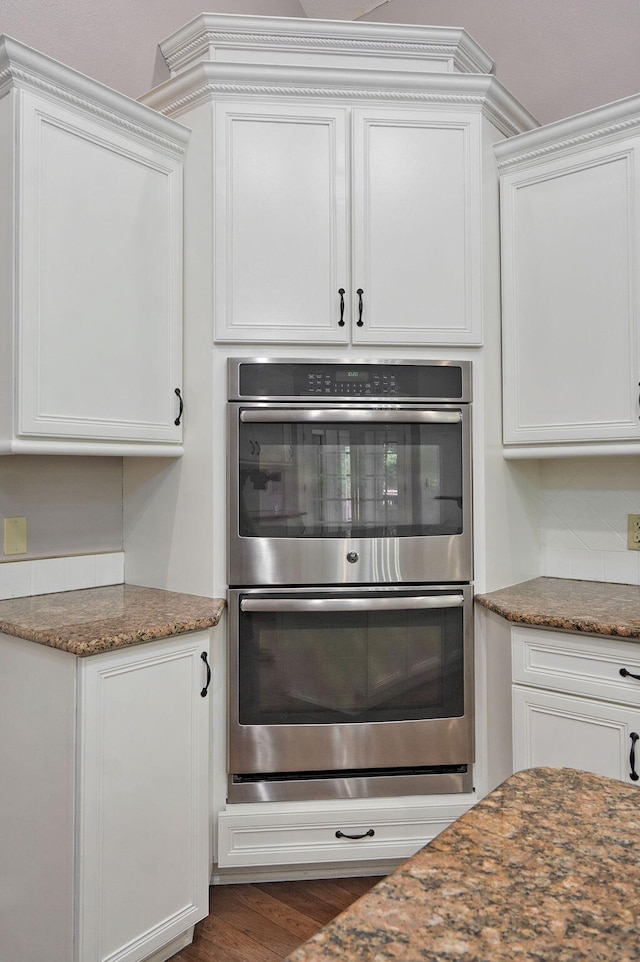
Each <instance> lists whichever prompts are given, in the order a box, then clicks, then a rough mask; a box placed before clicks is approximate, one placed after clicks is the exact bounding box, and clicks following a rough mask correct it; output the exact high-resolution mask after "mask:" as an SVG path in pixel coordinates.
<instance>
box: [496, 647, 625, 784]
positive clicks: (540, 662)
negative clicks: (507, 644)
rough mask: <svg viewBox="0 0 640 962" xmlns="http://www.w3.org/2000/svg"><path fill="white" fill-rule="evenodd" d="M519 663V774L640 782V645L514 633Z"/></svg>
mask: <svg viewBox="0 0 640 962" xmlns="http://www.w3.org/2000/svg"><path fill="white" fill-rule="evenodd" d="M512 657H513V681H514V686H513V745H514V759H513V760H514V768H515V770H516V771H517V770H520V769H523V768H531V767H536V766H547V765H549V766H560V767H567V768H578V769H582V770H584V771H589V772H594V773H595V774H597V775H606V776H608V777H610V778H617V779H620V780H621V781H625V782H629V783H633V782H636V781H637V780H638V774H639V773H640V753H639V752H638V750H637V749H638V748H639V747H640V645H637V644H634V643H633V642H622V641H615V640H609V639H604V638H596V637H593V636H586V637H584V636H579V635H573V634H568V633H564V632H555V631H544V630H538V629H514V630H513V631H512ZM621 670H622V671H623V672H628V674H624V675H623V674H621ZM633 675H637V676H639V678H634V677H633Z"/></svg>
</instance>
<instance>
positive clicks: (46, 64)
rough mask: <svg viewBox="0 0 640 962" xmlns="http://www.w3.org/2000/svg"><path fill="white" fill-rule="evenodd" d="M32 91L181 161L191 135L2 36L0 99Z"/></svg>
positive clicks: (111, 91)
mask: <svg viewBox="0 0 640 962" xmlns="http://www.w3.org/2000/svg"><path fill="white" fill-rule="evenodd" d="M13 89H17V90H28V91H33V92H35V93H37V94H40V95H44V96H48V97H51V98H53V99H55V100H56V101H58V102H62V103H65V104H68V105H69V106H71V107H73V108H75V109H78V110H81V111H83V112H85V113H89V114H91V115H92V116H93V117H94V118H96V119H98V120H99V121H100V122H102V123H106V124H108V125H110V126H112V127H115V128H120V129H122V130H124V131H126V132H127V134H129V135H131V134H133V135H134V136H136V137H138V138H139V139H141V140H143V141H146V142H147V143H152V144H153V145H154V146H155V147H159V148H161V149H162V150H164V151H166V152H168V153H171V154H173V155H179V156H182V155H183V154H184V152H185V150H186V146H187V143H188V140H189V135H190V131H189V130H188V128H186V127H184V126H183V125H182V124H179V123H177V122H176V121H175V120H172V119H170V118H168V117H165V116H163V115H162V114H159V113H157V112H156V111H154V110H153V109H151V108H150V107H147V106H145V105H143V104H141V103H139V102H138V101H136V100H132V99H131V98H130V97H127V96H126V95H125V94H122V93H119V92H118V91H116V90H112V89H111V88H110V87H106V86H105V85H104V84H101V83H99V82H98V81H97V80H92V79H91V78H90V77H86V76H85V75H84V74H81V73H79V72H78V71H76V70H73V69H72V68H71V67H67V66H65V65H64V64H61V63H59V62H58V61H57V60H53V59H51V58H50V57H47V56H45V55H44V54H41V53H39V52H38V51H37V50H33V49H32V48H31V47H28V46H26V44H23V43H20V42H19V41H17V40H14V39H13V38H12V37H7V36H6V35H4V36H0V97H4V96H6V95H7V94H8V93H9V92H10V91H11V90H13Z"/></svg>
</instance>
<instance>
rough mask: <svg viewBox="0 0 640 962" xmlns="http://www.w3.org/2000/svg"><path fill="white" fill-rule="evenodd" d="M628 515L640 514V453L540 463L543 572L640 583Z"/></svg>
mask: <svg viewBox="0 0 640 962" xmlns="http://www.w3.org/2000/svg"><path fill="white" fill-rule="evenodd" d="M628 514H640V458H638V457H622V458H567V459H560V460H557V461H556V460H554V461H551V460H549V461H543V462H541V471H540V542H541V574H545V575H551V576H554V577H558V578H579V579H583V580H587V581H615V582H621V583H623V584H634V585H637V584H640V551H628V550H627V515H628Z"/></svg>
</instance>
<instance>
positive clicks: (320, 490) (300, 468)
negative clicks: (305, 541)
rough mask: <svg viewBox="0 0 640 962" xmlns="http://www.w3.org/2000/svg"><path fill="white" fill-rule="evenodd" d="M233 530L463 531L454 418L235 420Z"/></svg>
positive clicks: (323, 533)
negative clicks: (236, 506)
mask: <svg viewBox="0 0 640 962" xmlns="http://www.w3.org/2000/svg"><path fill="white" fill-rule="evenodd" d="M241 439H242V440H241V445H240V471H239V503H240V535H241V536H242V537H252V536H253V537H261V536H265V537H272V538H273V537H305V538H314V537H318V538H320V537H323V538H331V537H334V538H344V537H410V536H421V535H448V534H459V533H460V532H461V531H462V463H461V453H460V452H461V446H460V425H459V424H378V425H362V424H354V425H343V424H326V423H325V424H317V425H313V424H273V423H269V424H243V425H241Z"/></svg>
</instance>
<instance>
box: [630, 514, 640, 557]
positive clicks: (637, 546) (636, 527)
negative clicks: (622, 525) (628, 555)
mask: <svg viewBox="0 0 640 962" xmlns="http://www.w3.org/2000/svg"><path fill="white" fill-rule="evenodd" d="M627 548H628V549H629V551H640V514H629V515H627Z"/></svg>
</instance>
